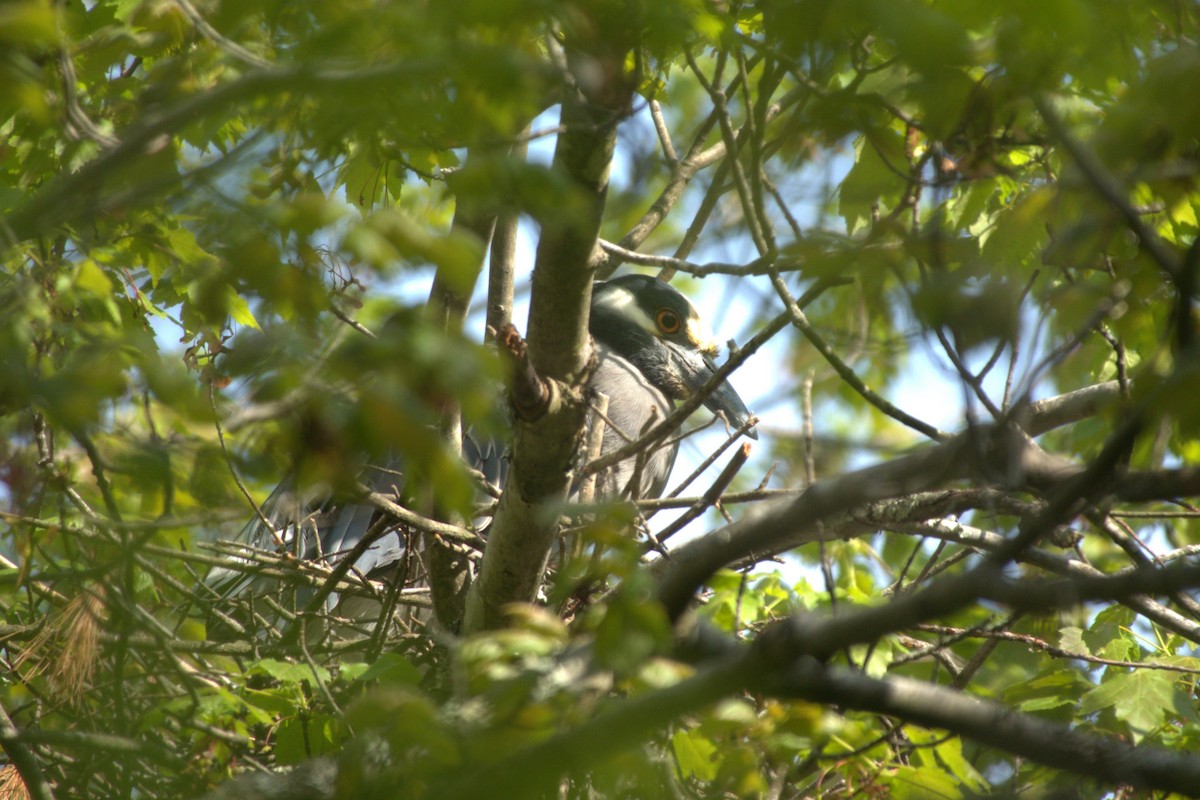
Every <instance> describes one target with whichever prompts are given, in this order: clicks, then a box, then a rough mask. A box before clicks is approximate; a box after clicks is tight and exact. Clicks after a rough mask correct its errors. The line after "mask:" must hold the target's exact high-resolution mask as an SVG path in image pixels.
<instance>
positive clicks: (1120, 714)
mask: <svg viewBox="0 0 1200 800" xmlns="http://www.w3.org/2000/svg"><path fill="white" fill-rule="evenodd" d="M1175 680H1176V677H1175V675H1173V674H1172V673H1170V672H1167V671H1165V670H1151V669H1139V670H1132V671H1130V672H1125V673H1122V674H1119V675H1115V676H1113V677H1111V678H1108V679H1107V680H1105V681H1104V682H1103V683H1101V684H1100V685H1099V686H1097V687H1096V688H1095V689H1093V690H1092V691H1090V692H1088V693H1087V694H1085V695H1084V696H1083V699H1082V701H1081V702H1080V704H1079V712H1080V713H1081V714H1090V713H1093V712H1095V711H1099V710H1101V709H1104V708H1112V709H1113V710H1114V711H1115V712H1116V715H1117V718H1118V719H1120V720H1122V721H1123V722H1125V723H1126V724H1127V725H1128V726H1129V729H1130V731H1131V732H1132V733H1133V738H1134V741H1135V742H1137V741H1140V740H1141V739H1142V738H1144V737H1145V736H1146V734H1148V733H1150V732H1151V731H1153V730H1154V729H1156V728H1158V727H1159V726H1161V725H1162V724H1163V723H1164V722H1165V721H1166V718H1167V714H1168V712H1171V711H1173V710H1174V706H1175Z"/></svg>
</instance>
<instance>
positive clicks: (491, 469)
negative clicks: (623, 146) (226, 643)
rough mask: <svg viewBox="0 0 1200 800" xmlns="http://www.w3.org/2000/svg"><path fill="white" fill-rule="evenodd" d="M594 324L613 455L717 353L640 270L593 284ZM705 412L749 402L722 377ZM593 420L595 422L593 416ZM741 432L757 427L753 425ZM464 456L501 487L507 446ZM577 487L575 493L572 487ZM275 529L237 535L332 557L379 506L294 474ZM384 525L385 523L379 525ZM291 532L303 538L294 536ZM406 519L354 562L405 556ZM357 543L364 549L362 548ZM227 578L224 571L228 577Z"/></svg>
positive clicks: (654, 464)
mask: <svg viewBox="0 0 1200 800" xmlns="http://www.w3.org/2000/svg"><path fill="white" fill-rule="evenodd" d="M590 330H591V334H592V337H593V339H594V340H595V344H596V358H597V363H596V369H595V371H594V372H593V374H592V378H591V381H590V388H591V389H592V390H594V391H597V392H602V393H604V394H605V395H607V397H608V413H607V414H606V420H607V421H606V423H605V426H604V431H603V443H602V446H601V450H600V453H601V455H602V456H603V455H604V454H605V453H611V452H614V451H615V450H617V449H618V448H620V447H622V446H624V445H625V444H627V443H628V442H629V441H631V440H633V439H636V438H637V437H638V435H639V434H640V433H642V432H643V431H644V430H645V429H646V428H647V427H648V426H649V425H652V424H654V422H656V421H659V420H662V419H664V418H665V417H666V416H667V415H668V414H669V413H670V411H671V409H672V402H673V401H676V400H683V399H685V398H688V397H690V396H692V395H693V394H694V393H695V392H697V391H698V390H700V389H701V387H703V386H704V385H705V384H706V383H707V382H708V380H709V379H710V378H711V377H712V375H713V373H714V371H715V369H716V367H715V365H714V363H713V357H714V356H715V355H716V353H717V350H718V345H717V343H716V342H715V341H714V340H713V338H712V335H711V333H710V332H709V330H708V328H707V326H706V325H705V324H704V323H703V321H702V320H701V319H700V316H699V315H698V314H697V312H696V309H695V308H694V307H693V306H692V304H691V303H690V302H689V301H688V299H687V298H686V297H684V296H683V295H682V294H681V293H680V292H679V291H678V290H676V289H674V288H672V287H671V286H670V285H668V284H667V283H664V282H663V281H660V280H657V279H655V278H651V277H648V276H645V275H625V276H622V277H618V278H613V279H611V280H608V281H604V282H598V283H596V284H595V286H594V288H593V293H592V307H591V321H590ZM704 405H705V406H707V407H708V408H709V409H710V410H711V411H713V412H715V413H718V414H721V415H723V416H724V417H725V420H726V422H727V424H728V425H730V426H732V427H735V428H736V427H740V426H742V425H744V424H745V423H746V422H747V421H748V420H749V418H750V412H749V410H747V408H746V405H745V403H743V402H742V399H741V398H740V397H739V396H738V394H737V392H735V391H734V389H733V387H732V386H730V385H729V383H728V382H722V383H721V384H719V385H718V386H717V388H716V389H715V390H714V391H713V392H712V393H711V394H709V395H708V397H707V398H706V399H705V400H704ZM589 424H594V420H593V421H591V422H590V423H589ZM747 434H748V435H749V436H751V437H752V438H757V435H756V434H755V432H754V431H753V429H750V430H749V431H748V432H747ZM678 447H679V444H678V441H677V440H676V441H672V442H668V443H664V444H659V445H658V446H657V447H656V449H654V450H653V451H652V452H650V453H649V454H647V455H645V456H643V458H642V463H641V465H640V476H641V478H640V485H639V487H638V491H637V495H638V496H639V497H642V498H654V497H659V496H661V495H662V493H663V491H664V489H665V488H666V484H667V480H668V478H669V476H670V473H671V468H672V466H673V465H674V463H675V457H676V454H677V451H678ZM463 457H464V458H465V459H466V460H467V462H468V463H469V464H471V465H472V466H473V467H475V468H476V469H477V470H479V471H480V472H482V473H483V475H484V476H485V477H486V478H487V479H488V480H489V482H492V483H494V484H495V485H496V486H497V487H498V488H503V484H504V480H505V477H506V474H507V462H506V455H505V452H504V448H503V446H501V445H499V444H497V443H494V442H479V441H476V440H475V439H473V438H471V437H469V436H468V437H465V439H464V442H463ZM637 466H638V465H637V459H636V458H634V457H630V458H628V459H625V460H624V461H621V462H618V463H617V464H616V465H615V466H613V467H610V468H609V469H608V470H606V471H604V472H601V473H600V474H599V475H598V476H597V480H596V483H595V493H594V498H595V499H596V500H606V499H609V500H611V499H616V498H619V497H623V496H627V495H629V494H630V493H631V487H630V483H631V480H632V478H633V477H634V475H635V473H637V472H638V469H637ZM400 473H403V466H402V465H393V466H392V467H391V468H389V469H385V470H379V469H373V470H372V469H368V470H367V473H366V475H365V476H364V480H365V481H366V482H367V483H368V484H371V485H372V487H373V488H375V489H377V490H379V491H386V490H388V489H390V488H391V487H392V486H393V485H395V484H396V483H397V481H398V478H397V475H398V474H400ZM573 493H574V492H573ZM263 512H264V514H265V515H266V517H267V518H268V519H269V521H270V522H271V524H272V525H273V526H274V527H275V532H272V531H270V530H269V529H268V528H267V526H266V525H264V524H263V522H262V521H261V520H259V519H257V518H256V519H255V520H253V521H252V522H251V523H250V524H248V525H247V526H246V528H245V529H243V531H242V533H241V535H240V537H239V538H240V540H241V541H242V542H243V543H245V544H249V545H253V546H256V547H265V548H270V547H271V545H272V543H273V542H274V541H275V540H276V536H277V535H278V532H281V531H282V532H283V533H284V538H285V539H290V540H291V546H292V547H293V548H294V552H301V553H305V554H306V557H309V558H319V559H323V560H326V561H328V562H329V563H335V562H336V561H337V560H338V558H339V557H340V556H343V555H344V554H346V553H349V552H350V551H352V550H354V549H355V546H356V545H357V544H358V543H359V542H361V541H362V540H363V538H364V536H365V535H366V534H367V532H368V531H369V530H371V529H372V526H373V525H376V524H378V523H379V522H380V515H381V512H380V511H378V510H377V509H376V508H375V507H373V506H368V505H362V504H346V505H343V506H341V507H334V506H332V504H331V503H330V500H329V497H328V494H327V493H323V492H322V491H321V490H320V489H310V490H307V491H305V490H299V491H297V490H296V489H294V487H292V485H291V484H290V482H288V481H285V482H284V483H283V484H281V485H280V486H279V487H278V488H277V489H276V491H275V492H274V493H272V495H271V497H269V498H268V499H267V501H266V502H265V503H264V505H263ZM385 524H386V523H385ZM296 537H300V541H299V542H296V541H295V539H296ZM407 545H408V541H407V533H406V531H405V530H404V527H403V525H400V524H397V525H396V526H395V529H394V530H392V531H389V532H388V533H387V534H386V535H383V536H382V537H380V538H378V539H377V540H376V541H374V542H373V543H372V544H371V545H370V546H369V547H367V548H366V549H365V550H364V551H363V552H361V553H359V554H357V556H356V560H355V563H354V569H355V570H356V571H357V572H358V573H360V574H363V575H372V574H381V573H383V572H384V571H386V570H389V569H394V568H395V567H396V565H397V564H399V563H400V562H402V561H404V560H405V559H407V558H411V557H412V554H413V551H412V549H411V548H409V547H408V546H407ZM360 549H361V548H360ZM231 577H233V576H226V578H227V579H228V578H231ZM216 582H217V583H223V584H225V585H226V586H227V587H229V586H231V585H236V584H240V583H242V581H240V580H238V579H236V578H234V579H233V581H232V583H231V582H229V581H228V580H218V581H216Z"/></svg>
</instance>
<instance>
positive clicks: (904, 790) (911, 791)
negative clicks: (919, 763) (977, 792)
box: [880, 766, 963, 800]
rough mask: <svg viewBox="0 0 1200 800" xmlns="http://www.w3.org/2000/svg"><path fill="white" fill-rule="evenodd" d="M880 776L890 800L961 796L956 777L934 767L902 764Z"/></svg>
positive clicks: (932, 799) (937, 798)
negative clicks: (887, 790)
mask: <svg viewBox="0 0 1200 800" xmlns="http://www.w3.org/2000/svg"><path fill="white" fill-rule="evenodd" d="M880 777H881V783H882V784H883V785H884V786H886V787H887V788H888V789H889V790H890V791H889V793H888V797H889V798H890V800H941V799H942V798H945V800H957V798H960V797H962V796H963V795H962V786H961V784H960V783H959V781H958V779H957V778H955V777H954V776H952V775H949V774H947V773H946V772H944V771H942V770H940V769H936V768H934V767H907V766H902V767H898V768H896V769H893V770H891V771H890V772H888V773H885V774H884V775H882V776H880Z"/></svg>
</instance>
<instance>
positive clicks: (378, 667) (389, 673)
mask: <svg viewBox="0 0 1200 800" xmlns="http://www.w3.org/2000/svg"><path fill="white" fill-rule="evenodd" d="M355 666H361V665H355ZM349 667H350V665H349V664H343V665H342V674H343V676H344V677H350V679H351V680H356V681H359V682H361V683H367V682H369V681H380V682H382V683H399V684H408V685H409V686H416V685H417V684H418V683H420V682H421V673H420V672H418V671H417V668H416V667H414V666H413V665H412V663H410V662H409V660H408V659H406V658H405V657H404V656H402V655H400V654H399V653H383V654H382V655H380V656H379V658H377V659H375V661H374V663H372V664H371V665H370V666H369V667H366V668H365V669H364V670H362V671H361V673H359V674H357V675H349V676H348V675H347V672H346V671H347V669H348V668H349ZM354 671H357V670H354Z"/></svg>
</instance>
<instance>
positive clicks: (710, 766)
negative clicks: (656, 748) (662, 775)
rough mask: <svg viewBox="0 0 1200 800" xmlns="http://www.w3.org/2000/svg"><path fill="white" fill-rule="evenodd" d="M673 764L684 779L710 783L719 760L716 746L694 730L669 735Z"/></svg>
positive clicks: (715, 775)
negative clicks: (673, 757) (673, 756)
mask: <svg viewBox="0 0 1200 800" xmlns="http://www.w3.org/2000/svg"><path fill="white" fill-rule="evenodd" d="M671 749H672V751H673V752H674V753H675V763H676V765H677V766H678V767H679V772H680V774H681V775H682V776H683V777H684V778H696V779H698V780H702V781H711V780H712V779H713V778H715V777H717V769H718V767H719V766H720V759H719V758H718V756H717V746H716V745H715V744H713V742H712V740H710V739H709V738H708V737H706V736H703V735H701V734H700V733H699V732H698V731H695V730H682V729H681V730H677V731H675V733H673V734H672V735H671Z"/></svg>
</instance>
